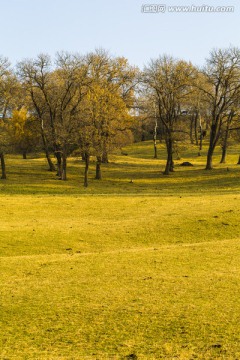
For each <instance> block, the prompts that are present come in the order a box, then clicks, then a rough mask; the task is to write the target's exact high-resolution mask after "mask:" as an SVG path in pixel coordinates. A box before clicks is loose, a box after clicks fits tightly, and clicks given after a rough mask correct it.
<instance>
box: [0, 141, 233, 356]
mask: <svg viewBox="0 0 240 360" xmlns="http://www.w3.org/2000/svg"><path fill="white" fill-rule="evenodd" d="M163 151H164V150H163V149H161V148H160V154H163ZM126 152H127V153H128V156H120V155H115V156H114V157H113V158H112V162H111V163H110V164H108V165H107V166H105V170H104V171H103V172H104V180H103V181H100V182H99V181H94V180H91V183H90V187H89V188H88V189H84V188H83V187H82V184H81V181H82V165H80V166H79V161H78V160H76V159H72V160H70V164H69V181H68V182H66V183H63V182H61V181H58V180H55V177H54V176H55V175H53V174H51V173H48V172H46V171H45V163H44V160H43V159H42V158H39V159H36V158H33V159H29V160H27V161H24V160H21V159H20V158H18V157H17V158H16V157H10V158H9V159H8V164H9V180H7V181H2V182H1V194H2V195H1V196H0V211H1V232H0V237H1V303H2V310H1V320H2V335H1V350H2V351H1V359H5V360H7V359H42V360H43V359H49V360H50V359H64V360H65V359H74V360H75V359H76V360H77V359H90V360H91V359H126V358H129V359H130V358H134V354H135V355H136V356H137V358H138V359H161V358H162V359H183V360H187V359H189V360H190V359H194V358H195V359H209V360H210V359H238V358H239V357H240V336H239V334H240V326H239V323H240V319H239V314H240V300H239V290H240V287H239V283H240V282H239V281H240V279H239V277H240V241H239V240H240V237H239V212H240V196H239V190H240V184H239V175H240V170H239V167H238V166H236V165H235V163H236V159H237V151H236V152H234V151H233V150H232V154H230V155H229V163H228V164H227V165H221V166H217V167H216V169H215V170H214V171H213V172H206V171H204V170H203V168H204V158H203V157H200V158H199V157H194V154H193V150H192V149H188V150H187V151H186V152H185V153H184V154H183V155H182V160H180V161H179V162H178V163H180V162H181V161H184V160H185V159H186V160H189V161H191V162H193V163H194V165H195V166H194V167H193V168H190V169H187V170H186V169H185V168H181V167H178V166H176V172H175V173H174V174H173V175H171V176H170V177H164V176H163V175H162V174H161V172H160V170H162V169H163V166H164V161H163V160H157V161H155V160H152V159H151V154H152V144H151V143H150V142H147V143H145V144H135V145H134V146H132V147H129V148H128V149H126ZM141 154H143V155H141ZM216 159H217V158H216ZM227 167H229V171H227ZM79 168H80V169H79ZM92 169H93V166H92ZM79 174H80V175H79ZM93 176H94V173H93V171H92V173H91V174H90V178H91V177H93ZM129 179H133V183H129ZM130 355H131V356H130Z"/></svg>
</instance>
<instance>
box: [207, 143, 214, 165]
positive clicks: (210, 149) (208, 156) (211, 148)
mask: <svg viewBox="0 0 240 360" xmlns="http://www.w3.org/2000/svg"><path fill="white" fill-rule="evenodd" d="M213 152H214V147H213V145H211V146H210V145H209V149H208V153H207V164H206V168H205V170H212V169H213V166H212V158H213Z"/></svg>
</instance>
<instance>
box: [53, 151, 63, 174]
mask: <svg viewBox="0 0 240 360" xmlns="http://www.w3.org/2000/svg"><path fill="white" fill-rule="evenodd" d="M55 156H56V158H57V176H59V177H60V178H62V156H61V153H60V151H56V152H55Z"/></svg>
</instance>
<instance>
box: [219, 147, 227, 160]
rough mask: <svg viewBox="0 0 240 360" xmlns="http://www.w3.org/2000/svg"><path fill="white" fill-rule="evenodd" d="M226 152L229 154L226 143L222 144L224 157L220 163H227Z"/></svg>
mask: <svg viewBox="0 0 240 360" xmlns="http://www.w3.org/2000/svg"><path fill="white" fill-rule="evenodd" d="M226 154H227V144H224V145H223V146H222V157H221V160H220V164H225V163H226Z"/></svg>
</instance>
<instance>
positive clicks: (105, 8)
mask: <svg viewBox="0 0 240 360" xmlns="http://www.w3.org/2000/svg"><path fill="white" fill-rule="evenodd" d="M149 4H158V5H165V12H158V13H146V12H142V11H141V10H142V6H143V5H149ZM191 5H194V6H202V5H207V6H214V7H217V6H234V12H221V13H219V12H204V11H202V12H170V11H169V10H168V7H169V6H191ZM144 9H149V8H147V7H146V6H145V7H144ZM0 10H1V12H0V13H1V31H0V44H1V49H0V54H1V55H3V56H5V57H8V59H9V60H10V61H11V63H12V64H13V65H15V64H16V63H17V62H18V61H21V60H23V59H26V58H34V57H35V56H37V55H38V54H40V53H48V54H50V55H51V56H53V57H54V55H55V53H56V52H57V51H62V50H65V51H70V52H78V53H80V54H86V53H87V52H91V51H94V49H96V48H104V49H106V50H107V51H109V53H110V54H112V55H113V56H125V57H126V58H128V60H129V62H130V64H132V65H136V66H139V67H140V68H143V66H144V65H147V64H148V62H149V60H150V59H155V58H157V57H158V56H159V55H163V54H167V55H172V56H174V57H176V58H181V59H184V60H187V61H191V62H192V63H193V64H195V65H198V66H202V65H203V64H204V61H205V59H206V58H207V57H208V55H209V52H210V51H211V49H213V48H219V47H220V48H224V47H228V46H229V45H233V46H238V47H240V1H239V0H202V1H199V0H160V1H158V0H154V1H153V0H150V1H148V0H118V1H116V0H84V1H83V0H0Z"/></svg>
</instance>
